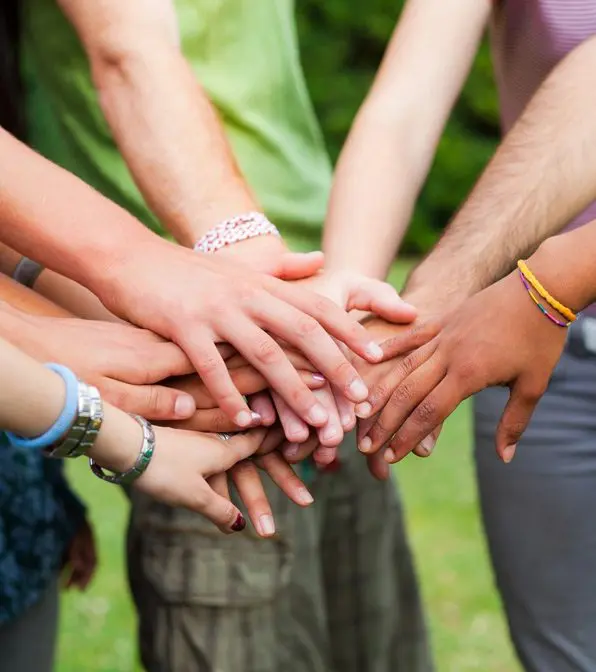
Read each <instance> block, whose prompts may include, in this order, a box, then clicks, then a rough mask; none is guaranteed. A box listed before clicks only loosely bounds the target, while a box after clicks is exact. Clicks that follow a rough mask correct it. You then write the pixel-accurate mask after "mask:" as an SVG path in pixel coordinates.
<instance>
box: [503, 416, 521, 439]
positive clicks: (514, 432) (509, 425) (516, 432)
mask: <svg viewBox="0 0 596 672" xmlns="http://www.w3.org/2000/svg"><path fill="white" fill-rule="evenodd" d="M525 428H526V424H525V423H524V422H522V421H521V420H509V421H507V422H506V423H504V427H503V429H504V431H505V434H506V435H507V436H508V437H509V438H511V439H514V440H517V439H519V437H520V436H521V435H522V434H523V433H524V430H525Z"/></svg>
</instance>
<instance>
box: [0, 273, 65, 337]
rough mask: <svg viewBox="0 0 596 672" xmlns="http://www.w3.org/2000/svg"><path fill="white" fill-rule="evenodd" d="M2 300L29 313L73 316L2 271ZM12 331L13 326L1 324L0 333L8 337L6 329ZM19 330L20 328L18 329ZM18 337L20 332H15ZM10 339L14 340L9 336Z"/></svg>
mask: <svg viewBox="0 0 596 672" xmlns="http://www.w3.org/2000/svg"><path fill="white" fill-rule="evenodd" d="M0 302H4V304H8V306H11V307H12V308H14V309H16V310H18V311H20V312H22V313H26V314H28V315H40V316H47V317H71V314H70V313H69V312H68V311H67V310H65V309H64V308H62V307H60V306H58V305H56V304H55V303H52V302H51V301H49V300H48V299H46V298H44V297H43V296H40V295H39V294H37V293H36V292H33V291H32V290H30V289H28V288H27V287H23V286H22V285H19V283H18V282H15V281H14V280H11V279H10V278H9V277H7V276H6V275H4V274H2V273H0ZM7 329H8V331H12V327H10V326H9V325H6V324H4V325H3V326H2V325H0V335H2V336H4V337H5V338H7V337H8V336H7V334H6V330H7ZM17 331H18V330H17ZM14 336H15V337H17V338H18V333H15V334H14ZM8 340H12V339H11V338H9V339H8Z"/></svg>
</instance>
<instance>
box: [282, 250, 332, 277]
mask: <svg viewBox="0 0 596 672" xmlns="http://www.w3.org/2000/svg"><path fill="white" fill-rule="evenodd" d="M324 263H325V255H324V254H323V253H322V252H306V253H301V252H286V253H285V254H283V255H282V256H281V257H280V259H279V261H278V263H277V266H276V268H275V269H274V270H273V271H272V275H275V276H276V277H277V278H280V280H302V279H304V278H310V277H311V276H312V275H314V274H315V273H317V272H318V271H320V270H321V269H322V268H323V264H324Z"/></svg>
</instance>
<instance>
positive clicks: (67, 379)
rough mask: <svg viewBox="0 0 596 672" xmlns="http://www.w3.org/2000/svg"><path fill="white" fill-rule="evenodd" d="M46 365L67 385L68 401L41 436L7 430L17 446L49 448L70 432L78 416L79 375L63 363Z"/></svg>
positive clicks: (9, 437) (8, 435) (12, 442)
mask: <svg viewBox="0 0 596 672" xmlns="http://www.w3.org/2000/svg"><path fill="white" fill-rule="evenodd" d="M45 366H46V367H47V368H48V369H50V370H51V371H54V372H55V373H57V374H58V375H59V376H60V377H61V378H62V380H63V381H64V384H65V385H66V401H65V402H64V408H63V409H62V412H61V413H60V415H59V416H58V419H57V420H56V422H55V423H54V424H53V425H52V426H51V427H50V428H49V429H48V431H47V432H44V433H43V434H42V435H41V436H35V437H33V438H31V439H27V438H25V437H23V436H17V435H16V434H13V433H12V432H6V436H7V438H8V440H9V441H10V443H11V444H12V445H13V446H16V447H17V448H29V449H39V450H43V449H44V448H49V447H50V446H52V445H53V444H55V443H57V442H58V441H59V440H60V439H61V438H62V437H63V436H64V435H65V434H66V432H68V430H69V429H70V428H71V426H72V423H73V422H74V420H75V418H76V416H77V412H78V408H79V381H78V379H77V377H76V376H75V374H74V373H73V372H72V371H71V370H70V369H69V368H68V367H66V366H62V365H61V364H46V365H45Z"/></svg>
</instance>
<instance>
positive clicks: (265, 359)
mask: <svg viewBox="0 0 596 672" xmlns="http://www.w3.org/2000/svg"><path fill="white" fill-rule="evenodd" d="M255 356H256V358H257V359H258V360H259V362H261V363H262V364H276V363H278V362H279V361H280V359H281V357H282V352H281V350H280V348H279V346H278V345H277V344H276V343H275V341H273V340H272V339H270V338H265V339H262V340H261V341H259V343H257V345H256V351H255Z"/></svg>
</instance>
